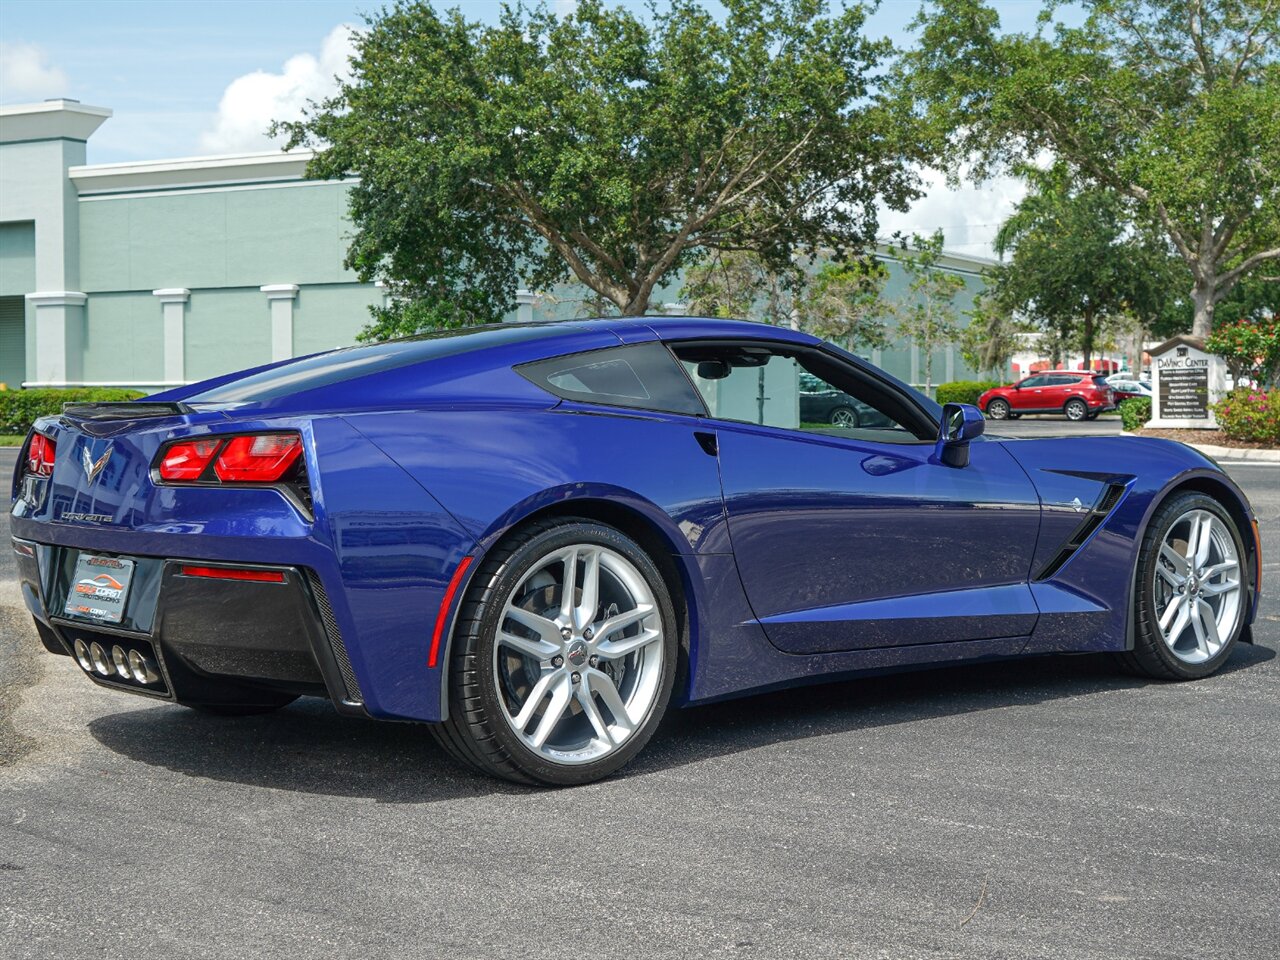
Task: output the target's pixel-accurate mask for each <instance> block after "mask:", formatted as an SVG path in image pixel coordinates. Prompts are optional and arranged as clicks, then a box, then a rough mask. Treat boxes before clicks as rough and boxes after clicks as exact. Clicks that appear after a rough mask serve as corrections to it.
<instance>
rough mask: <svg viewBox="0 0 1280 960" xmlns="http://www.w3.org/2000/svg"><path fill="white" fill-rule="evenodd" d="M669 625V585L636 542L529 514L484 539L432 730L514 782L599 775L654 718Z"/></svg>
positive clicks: (585, 524)
mask: <svg viewBox="0 0 1280 960" xmlns="http://www.w3.org/2000/svg"><path fill="white" fill-rule="evenodd" d="M676 634H677V628H676V619H675V612H674V606H673V603H672V599H671V596H670V592H669V591H668V589H667V586H666V583H665V581H664V580H663V578H662V575H661V573H660V572H659V571H658V569H657V567H656V566H655V565H654V563H653V561H652V560H651V559H650V557H649V556H648V554H646V553H645V551H644V550H643V549H641V547H640V546H639V545H638V544H636V542H635V541H633V540H632V539H631V538H629V537H627V536H626V535H625V534H623V533H622V532H621V531H619V530H616V529H614V528H613V527H610V526H607V525H604V524H601V523H596V522H593V521H590V520H579V519H557V520H549V521H542V522H539V523H536V524H533V525H531V526H530V527H528V528H526V529H525V530H522V531H520V532H518V533H517V534H515V535H513V536H512V537H510V538H509V539H508V540H507V541H505V542H504V543H503V544H501V545H499V546H498V547H495V548H494V549H493V550H492V551H490V554H489V556H487V557H486V558H485V561H484V563H483V565H482V566H481V568H480V569H479V570H478V571H477V573H476V576H475V578H474V581H473V583H472V586H471V587H470V588H469V590H468V593H467V597H466V599H465V600H464V602H463V605H462V608H461V609H460V611H459V614H458V625H457V628H456V630H455V635H454V642H453V653H452V657H451V663H450V665H449V670H450V677H449V719H448V720H447V721H446V722H444V723H442V724H437V725H436V726H435V727H433V730H434V732H435V735H436V737H437V739H438V740H440V742H441V743H442V744H443V745H444V746H445V747H446V748H447V749H448V750H449V751H450V752H451V753H452V754H453V755H454V756H456V757H458V758H460V759H462V760H465V761H467V762H469V763H470V764H472V765H473V766H475V767H477V768H479V769H480V770H482V771H484V772H486V773H490V774H494V775H497V776H500V777H504V778H506V779H508V780H513V781H516V782H522V783H536V784H546V785H553V786H569V785H573V784H580V783H588V782H590V781H593V780H598V779H600V778H602V777H606V776H608V775H610V774H611V773H613V772H615V771H616V770H618V769H619V768H620V767H622V766H623V765H624V764H625V763H627V762H628V761H629V760H630V759H631V758H632V757H634V756H635V755H636V754H637V753H638V752H639V751H640V749H641V748H642V747H643V746H644V745H645V743H646V742H647V741H648V739H649V737H650V736H652V734H653V731H654V729H655V728H656V727H657V725H658V723H659V722H660V720H661V719H662V715H663V712H664V711H665V710H666V707H667V702H668V701H669V699H670V697H671V689H672V686H673V684H674V680H675V671H676V661H677V656H678V646H677V640H676Z"/></svg>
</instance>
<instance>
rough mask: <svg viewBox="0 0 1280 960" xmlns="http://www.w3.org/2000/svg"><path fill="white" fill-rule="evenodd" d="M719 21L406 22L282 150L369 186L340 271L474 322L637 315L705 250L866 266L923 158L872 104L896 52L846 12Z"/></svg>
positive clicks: (854, 11)
mask: <svg viewBox="0 0 1280 960" xmlns="http://www.w3.org/2000/svg"><path fill="white" fill-rule="evenodd" d="M723 7H724V14H723V16H714V15H712V13H710V12H709V11H708V10H706V9H705V8H703V7H702V6H701V5H700V4H699V3H698V2H696V0H675V2H673V3H671V4H669V5H658V4H655V5H654V6H653V7H652V8H651V10H650V11H648V12H646V13H638V12H636V11H633V10H631V9H628V8H626V7H622V6H606V5H605V4H604V3H603V2H601V0H582V2H581V3H579V4H578V5H577V7H576V9H575V11H574V12H573V13H571V14H568V15H565V16H557V15H555V14H554V13H552V12H551V11H550V10H549V9H548V8H547V7H546V6H545V5H538V6H536V7H532V8H530V7H527V6H525V5H523V4H513V5H510V6H505V7H504V8H503V9H502V12H501V14H500V16H499V19H498V22H497V24H495V25H492V26H486V25H483V24H480V23H477V22H470V21H468V20H466V19H465V17H464V14H463V12H462V11H461V10H458V9H455V10H451V11H449V12H447V13H439V12H437V11H436V10H435V9H433V8H432V6H431V4H429V3H427V2H423V0H400V2H397V3H395V4H394V5H393V6H391V7H389V8H384V9H382V10H381V11H379V12H377V13H375V14H374V15H373V16H372V17H371V19H370V21H369V29H368V30H367V31H366V32H363V33H361V34H360V35H359V36H358V37H357V38H356V54H355V56H354V57H353V58H352V63H351V66H352V79H351V80H350V81H349V82H347V83H344V84H343V85H342V86H341V88H340V90H339V92H338V94H337V95H336V96H334V97H332V98H331V99H328V100H326V101H324V102H323V103H320V104H313V105H312V106H311V107H310V108H309V110H308V111H307V114H306V116H305V118H304V119H303V120H302V121H300V122H297V123H281V124H278V125H277V129H279V130H283V131H285V132H287V133H288V134H289V143H290V145H299V144H304V143H305V144H311V145H314V146H316V147H317V148H318V153H317V155H316V157H315V159H314V160H313V161H312V162H311V164H310V166H309V169H308V175H309V176H312V177H317V178H336V177H345V176H349V175H353V174H354V175H356V176H358V177H359V180H358V182H357V183H355V184H354V186H353V188H352V191H351V210H350V212H351V217H352V220H353V222H354V224H355V227H356V233H355V237H354V241H353V243H352V245H351V247H350V250H349V252H348V255H347V264H348V265H349V266H350V267H351V268H352V269H354V270H355V271H356V272H357V273H358V274H359V276H360V277H361V278H362V279H364V280H370V279H373V278H375V277H381V278H385V279H388V280H390V281H392V283H393V286H394V287H395V289H396V292H397V293H399V294H400V295H402V296H404V297H406V298H408V299H410V300H419V299H425V300H427V301H429V302H431V303H434V304H441V303H443V304H449V303H452V302H455V301H458V300H460V299H463V298H464V297H465V299H466V304H465V307H464V308H461V309H460V310H459V311H458V312H457V313H458V315H461V316H462V317H465V318H466V319H467V321H468V322H470V321H472V320H494V319H497V318H499V317H500V316H501V315H502V314H504V313H505V312H506V311H507V310H508V309H509V308H510V306H511V304H512V302H513V299H514V293H515V290H516V289H518V288H519V287H526V288H528V289H532V290H547V289H551V288H552V287H554V286H555V285H556V284H558V283H561V282H565V281H569V280H576V281H577V282H579V283H581V284H583V285H584V286H586V287H587V288H589V289H590V290H591V291H593V292H594V293H595V294H597V295H599V296H600V297H602V298H604V299H606V300H608V301H609V302H611V303H612V304H614V305H615V307H616V308H617V309H618V310H619V311H620V312H621V313H623V314H627V315H638V314H643V313H645V312H646V310H647V309H648V307H649V305H650V299H651V296H652V294H653V291H654V289H655V288H656V287H657V285H658V284H660V283H661V282H662V280H663V279H664V278H665V277H668V276H669V275H670V274H671V273H672V272H673V271H678V270H681V269H684V268H687V267H688V266H690V265H692V264H694V263H696V262H698V261H699V260H701V259H703V258H704V257H706V256H707V255H708V254H709V253H711V252H714V251H750V252H753V253H755V254H757V255H758V256H759V257H760V258H761V259H762V261H763V262H764V263H765V264H767V265H768V267H769V268H770V270H771V271H772V272H773V273H775V274H777V275H783V274H785V272H786V271H787V270H788V269H790V268H791V265H792V262H793V260H792V258H793V255H794V254H795V253H796V252H797V251H799V252H801V253H809V254H812V253H814V252H816V251H817V250H819V249H825V250H829V251H832V252H833V254H834V259H836V260H837V261H840V260H844V259H846V258H847V257H849V256H856V255H858V254H860V253H861V251H862V250H864V249H865V248H866V247H867V246H869V245H870V244H871V243H873V242H874V238H875V236H876V228H877V208H878V206H879V205H881V204H883V205H885V206H887V207H889V208H890V209H897V210H901V209H905V207H906V206H907V204H908V202H909V201H910V200H911V199H913V198H915V197H916V196H918V190H917V188H916V185H917V183H918V176H917V174H916V173H915V172H914V170H915V166H914V164H916V163H918V162H921V161H923V160H926V159H927V158H926V157H925V156H924V155H923V151H922V147H921V144H920V143H919V137H918V136H917V134H916V131H917V124H916V122H915V120H914V119H913V116H912V115H911V113H910V112H909V111H908V110H906V109H905V108H904V107H903V106H902V105H900V104H898V103H897V102H896V101H894V100H891V99H889V98H888V97H886V96H884V95H883V94H882V92H881V90H880V89H879V85H880V83H881V81H882V80H883V75H884V72H885V65H886V63H887V62H888V59H889V58H890V57H891V56H892V54H893V49H892V45H891V44H890V43H889V42H888V41H884V40H869V39H867V38H866V37H864V36H863V29H864V26H865V21H866V17H867V11H866V10H865V9H864V8H863V7H861V6H858V5H853V6H849V7H847V8H845V7H841V8H840V9H838V10H837V11H836V12H834V13H833V12H829V10H828V5H827V3H826V2H825V0H777V2H766V0H725V2H724V3H723ZM439 310H440V308H437V307H430V308H427V309H426V310H425V312H421V313H419V312H416V311H404V312H403V314H400V315H396V316H394V317H386V316H379V317H378V318H376V322H375V325H374V326H375V330H374V331H372V332H371V333H370V335H371V336H374V335H381V330H382V329H383V328H384V327H385V328H387V329H392V328H394V329H399V328H401V327H403V326H404V325H405V324H406V323H409V318H412V317H418V318H431V319H435V318H439V316H440V313H439ZM444 314H445V316H444V319H445V321H448V322H451V321H452V320H453V319H456V316H455V314H454V312H452V311H450V310H445V311H444ZM416 322H417V321H416V320H415V321H413V323H416Z"/></svg>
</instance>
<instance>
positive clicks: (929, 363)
mask: <svg viewBox="0 0 1280 960" xmlns="http://www.w3.org/2000/svg"><path fill="white" fill-rule="evenodd" d="M932 387H933V344H932V343H930V344H927V345H926V346H925V348H924V394H925V396H926V397H927V396H929V391H930V389H931V388H932Z"/></svg>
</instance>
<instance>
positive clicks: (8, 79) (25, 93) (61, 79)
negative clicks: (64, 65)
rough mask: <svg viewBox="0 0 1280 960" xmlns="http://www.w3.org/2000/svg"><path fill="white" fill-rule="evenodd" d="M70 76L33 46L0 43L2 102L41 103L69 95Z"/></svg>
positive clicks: (0, 91) (31, 44)
mask: <svg viewBox="0 0 1280 960" xmlns="http://www.w3.org/2000/svg"><path fill="white" fill-rule="evenodd" d="M68 83H69V81H68V80H67V75H66V74H65V73H64V72H63V71H62V70H60V69H59V68H58V67H55V66H53V65H52V64H50V63H49V58H48V54H46V53H45V52H44V50H42V49H41V48H40V47H38V46H36V45H35V44H33V43H0V100H6V101H14V100H24V99H25V100H33V99H34V100H39V99H44V98H47V97H60V96H64V95H65V94H66V93H67V86H68Z"/></svg>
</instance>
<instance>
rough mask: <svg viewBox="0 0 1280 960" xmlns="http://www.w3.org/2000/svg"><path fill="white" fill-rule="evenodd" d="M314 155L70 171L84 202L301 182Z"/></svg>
mask: <svg viewBox="0 0 1280 960" xmlns="http://www.w3.org/2000/svg"><path fill="white" fill-rule="evenodd" d="M314 155H315V154H314V151H311V150H293V151H291V152H289V153H284V152H282V151H279V150H270V151H265V152H261V153H233V154H226V155H223V156H216V157H181V158H178V159H175V160H143V161H133V162H129V163H97V164H88V165H86V166H80V167H71V168H70V169H69V170H68V171H67V175H68V176H70V178H71V182H72V183H74V184H75V186H76V190H77V191H78V192H79V194H80V195H81V196H82V197H85V196H92V195H93V194H102V193H120V192H126V191H127V192H134V191H140V190H172V189H174V188H176V187H195V186H206V187H207V186H213V185H228V184H237V183H260V182H262V181H280V180H301V179H302V178H303V176H304V175H305V174H306V171H307V163H308V162H310V160H311V158H312V157H313V156H314Z"/></svg>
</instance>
